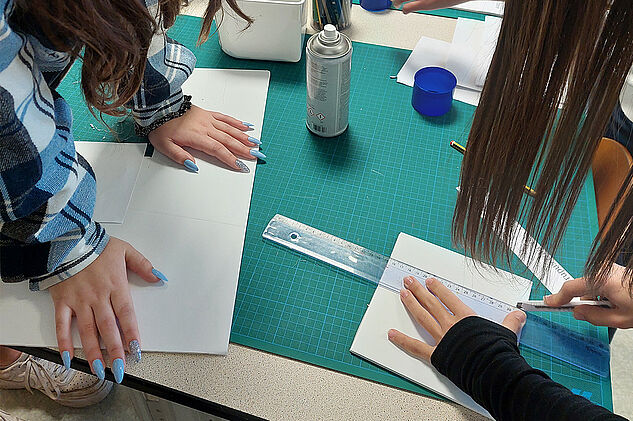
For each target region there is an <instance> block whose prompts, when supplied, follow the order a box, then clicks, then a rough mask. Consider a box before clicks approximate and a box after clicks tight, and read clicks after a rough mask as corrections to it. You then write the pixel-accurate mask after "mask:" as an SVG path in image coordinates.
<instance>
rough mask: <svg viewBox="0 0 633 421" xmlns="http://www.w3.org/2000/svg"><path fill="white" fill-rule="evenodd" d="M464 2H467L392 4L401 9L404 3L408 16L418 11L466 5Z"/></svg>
mask: <svg viewBox="0 0 633 421" xmlns="http://www.w3.org/2000/svg"><path fill="white" fill-rule="evenodd" d="M464 1H465V0H413V1H410V2H408V3H407V2H406V0H393V2H392V3H393V5H394V6H395V7H400V5H401V4H403V3H404V6H402V11H403V12H404V13H405V14H406V13H411V12H415V11H417V10H435V9H444V8H446V7H452V6H455V5H457V4H461V3H464Z"/></svg>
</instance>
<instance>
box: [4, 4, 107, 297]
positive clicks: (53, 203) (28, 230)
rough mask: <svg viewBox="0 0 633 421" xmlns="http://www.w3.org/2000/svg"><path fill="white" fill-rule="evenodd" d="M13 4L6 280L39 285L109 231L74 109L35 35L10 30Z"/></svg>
mask: <svg viewBox="0 0 633 421" xmlns="http://www.w3.org/2000/svg"><path fill="white" fill-rule="evenodd" d="M11 8H12V2H11V0H0V13H1V16H0V196H1V198H0V279H1V280H2V281H4V282H19V281H25V280H28V281H29V287H30V289H31V290H40V289H44V288H48V287H50V286H51V285H54V284H56V283H58V282H60V281H63V280H64V279H67V278H68V277H70V276H72V275H74V274H76V273H77V272H79V271H80V270H82V269H84V268H85V267H86V266H88V265H89V264H90V263H92V262H93V261H94V260H95V259H96V258H97V256H98V254H99V253H100V252H101V251H102V250H103V248H104V247H105V245H106V244H107V242H108V236H107V234H106V233H105V231H104V230H103V228H102V227H101V226H100V225H99V224H97V223H95V222H94V221H92V219H91V216H92V212H93V207H94V203H95V188H96V185H95V184H96V183H95V175H94V173H93V171H92V169H91V168H90V165H89V164H88V163H87V162H86V160H85V159H83V158H82V157H81V156H80V155H78V154H77V153H76V152H75V147H74V143H73V136H72V133H71V130H70V128H71V127H72V114H71V111H70V108H69V106H68V104H67V103H66V102H65V101H64V99H63V98H61V97H60V96H59V95H57V93H56V92H55V91H51V89H50V88H49V86H48V85H47V83H46V81H45V78H44V77H43V73H42V72H44V71H46V69H45V68H44V69H43V68H42V67H41V66H44V67H46V65H47V64H46V62H43V61H42V60H41V59H40V57H39V54H40V53H41V51H42V50H41V49H39V48H34V45H35V44H34V43H35V42H36V40H33V39H31V38H30V37H28V36H26V35H24V34H22V33H20V32H18V31H13V30H12V29H11V27H10V25H9V16H10V15H11V11H12V10H11ZM48 58H49V59H50V57H48ZM52 59H56V57H52ZM65 59H69V58H68V57H61V58H59V60H62V61H63V60H65ZM49 63H50V61H49Z"/></svg>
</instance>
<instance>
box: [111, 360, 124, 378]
mask: <svg viewBox="0 0 633 421" xmlns="http://www.w3.org/2000/svg"><path fill="white" fill-rule="evenodd" d="M123 367H124V364H123V360H122V359H121V358H117V359H116V360H114V361H112V374H114V380H115V381H116V382H117V383H121V382H122V381H123Z"/></svg>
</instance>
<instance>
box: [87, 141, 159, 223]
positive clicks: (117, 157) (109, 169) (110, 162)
mask: <svg viewBox="0 0 633 421" xmlns="http://www.w3.org/2000/svg"><path fill="white" fill-rule="evenodd" d="M146 146H147V145H146V144H144V143H113V142H75V150H76V151H77V153H79V154H81V156H83V157H84V158H86V160H87V161H88V162H89V163H90V166H91V167H92V169H93V171H94V172H95V176H96V178H97V201H96V203H95V210H94V213H93V214H92V219H94V220H95V221H97V222H110V223H118V224H120V223H123V221H124V219H125V212H126V211H127V207H128V205H129V203H130V199H131V197H132V191H134V185H135V184H136V178H137V177H138V172H139V170H140V169H141V162H142V161H143V153H144V152H145V147H146Z"/></svg>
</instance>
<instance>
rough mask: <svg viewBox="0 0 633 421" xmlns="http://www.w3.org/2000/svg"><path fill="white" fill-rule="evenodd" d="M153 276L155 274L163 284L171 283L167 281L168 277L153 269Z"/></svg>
mask: <svg viewBox="0 0 633 421" xmlns="http://www.w3.org/2000/svg"><path fill="white" fill-rule="evenodd" d="M152 274H154V276H155V277H157V278H158V279H160V280H161V281H163V282H169V279H167V277H166V276H165V275H163V273H162V272H161V271H160V270H158V269H156V268H152Z"/></svg>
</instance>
